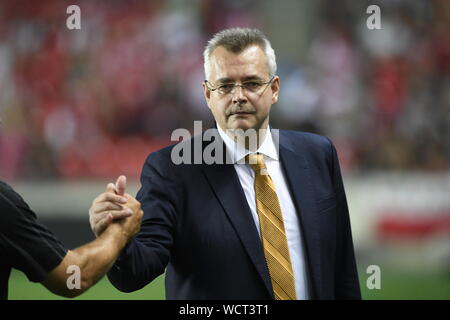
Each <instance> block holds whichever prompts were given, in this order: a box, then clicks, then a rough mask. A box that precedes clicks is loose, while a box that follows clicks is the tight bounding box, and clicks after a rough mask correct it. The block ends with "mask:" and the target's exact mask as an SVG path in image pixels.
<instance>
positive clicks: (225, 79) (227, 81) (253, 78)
mask: <svg viewBox="0 0 450 320" xmlns="http://www.w3.org/2000/svg"><path fill="white" fill-rule="evenodd" d="M249 80H263V79H262V78H261V77H259V76H257V75H251V76H246V77H244V78H243V79H242V81H249ZM230 82H235V81H234V79H231V78H220V79H219V80H217V83H230Z"/></svg>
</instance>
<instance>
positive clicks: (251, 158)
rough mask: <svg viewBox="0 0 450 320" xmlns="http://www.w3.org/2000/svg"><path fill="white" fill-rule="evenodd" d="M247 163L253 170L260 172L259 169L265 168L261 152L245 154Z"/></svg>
mask: <svg viewBox="0 0 450 320" xmlns="http://www.w3.org/2000/svg"><path fill="white" fill-rule="evenodd" d="M247 163H248V164H249V165H250V167H252V169H253V170H254V171H255V172H260V171H261V169H266V163H265V162H264V156H263V155H262V154H259V153H258V154H256V153H253V154H249V155H248V156H247Z"/></svg>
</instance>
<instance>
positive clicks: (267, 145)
mask: <svg viewBox="0 0 450 320" xmlns="http://www.w3.org/2000/svg"><path fill="white" fill-rule="evenodd" d="M217 129H218V130H219V134H220V137H221V138H222V140H223V141H224V142H225V146H226V148H227V152H228V154H229V155H230V156H231V159H233V163H245V159H244V158H245V157H246V156H247V155H249V154H251V153H252V152H251V151H250V150H248V149H246V148H245V147H244V146H242V145H241V144H239V143H236V142H235V141H234V140H233V139H232V138H231V137H230V136H229V135H227V134H226V133H225V131H223V130H222V129H221V128H220V126H219V125H217ZM268 129H269V130H267V131H266V136H265V137H264V141H263V143H262V144H261V145H260V146H259V148H258V150H257V151H256V152H258V153H261V154H263V155H264V156H265V157H268V158H270V159H273V160H276V161H278V152H277V148H276V147H275V144H274V142H273V138H272V132H271V130H270V127H268Z"/></svg>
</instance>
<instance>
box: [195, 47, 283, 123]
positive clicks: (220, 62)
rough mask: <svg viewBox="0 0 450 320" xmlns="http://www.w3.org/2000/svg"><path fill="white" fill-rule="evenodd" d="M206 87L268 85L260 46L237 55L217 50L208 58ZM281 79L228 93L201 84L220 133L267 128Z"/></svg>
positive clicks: (264, 59)
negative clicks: (208, 72) (253, 82)
mask: <svg viewBox="0 0 450 320" xmlns="http://www.w3.org/2000/svg"><path fill="white" fill-rule="evenodd" d="M210 70H211V72H210V78H209V79H208V84H209V86H211V87H214V88H217V87H219V86H220V85H222V84H229V83H237V84H242V83H246V82H251V81H255V82H260V83H261V82H267V81H269V80H270V76H269V70H268V67H267V57H266V55H265V54H264V51H263V50H262V49H261V48H260V47H259V46H256V45H255V46H251V47H248V48H246V49H245V50H244V51H242V52H240V53H237V54H236V53H233V52H231V51H228V50H226V49H225V48H224V47H217V48H216V49H215V50H214V51H213V52H212V54H211V57H210ZM279 88H280V79H279V78H278V77H275V78H274V79H273V80H272V82H271V83H269V84H267V85H263V86H262V87H261V88H260V89H259V90H257V91H252V90H247V89H243V88H241V87H235V88H234V90H233V91H232V92H230V93H226V94H223V93H220V92H219V90H215V91H211V90H210V89H209V88H208V85H206V84H203V90H204V94H205V98H206V102H207V104H208V107H209V108H210V109H211V112H212V113H213V116H214V119H215V120H216V122H217V124H218V125H219V126H220V128H221V129H222V130H227V129H243V130H247V129H250V128H253V129H255V130H259V129H265V128H267V125H268V122H269V112H270V108H271V106H272V104H274V103H276V102H277V101H278V92H279Z"/></svg>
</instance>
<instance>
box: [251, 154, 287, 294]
mask: <svg viewBox="0 0 450 320" xmlns="http://www.w3.org/2000/svg"><path fill="white" fill-rule="evenodd" d="M247 161H248V163H249V165H250V166H251V167H252V169H253V170H254V171H255V195H256V209H257V211H258V217H259V226H260V230H261V238H262V244H263V248H264V255H265V257H266V262H267V267H268V269H269V274H270V279H271V281H272V287H273V292H274V295H275V299H276V300H295V299H296V294H295V282H294V273H293V271H292V264H291V259H290V256H289V249H288V243H287V238H286V232H285V229H284V223H283V215H282V213H281V208H280V203H279V201H278V196H277V193H276V191H275V186H274V185H273V182H272V179H271V178H270V176H269V174H268V172H267V168H266V164H265V162H264V156H263V155H262V154H252V155H249V156H248V159H247Z"/></svg>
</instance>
